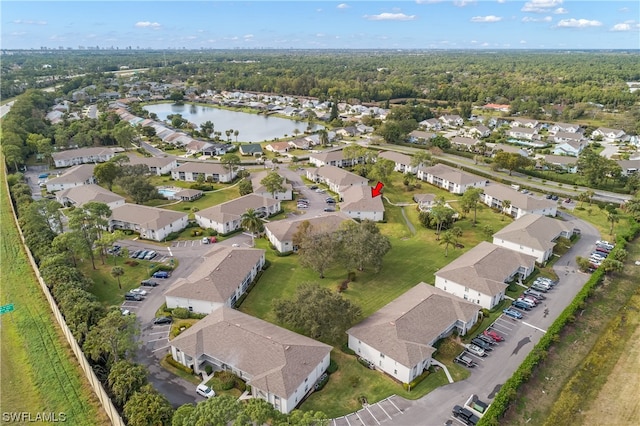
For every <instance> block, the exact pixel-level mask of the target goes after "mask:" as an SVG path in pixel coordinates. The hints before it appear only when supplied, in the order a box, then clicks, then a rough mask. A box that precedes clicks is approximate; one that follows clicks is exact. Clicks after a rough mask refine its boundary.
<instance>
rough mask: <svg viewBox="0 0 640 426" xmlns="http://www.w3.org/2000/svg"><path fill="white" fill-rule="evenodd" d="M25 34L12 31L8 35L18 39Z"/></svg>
mask: <svg viewBox="0 0 640 426" xmlns="http://www.w3.org/2000/svg"><path fill="white" fill-rule="evenodd" d="M26 34H27V33H26V32H25V31H14V32H12V33H11V34H9V35H10V36H12V37H20V36H23V35H26Z"/></svg>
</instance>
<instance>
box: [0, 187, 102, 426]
mask: <svg viewBox="0 0 640 426" xmlns="http://www.w3.org/2000/svg"><path fill="white" fill-rule="evenodd" d="M1 179H2V182H1V183H0V196H1V199H0V213H1V217H2V221H1V222H0V232H1V233H2V239H1V241H2V242H1V243H0V244H1V245H0V248H1V251H0V264H1V265H2V297H1V299H0V303H2V304H7V303H13V304H14V305H15V311H14V312H12V313H9V314H5V315H3V316H2V319H1V321H2V341H1V343H0V347H1V354H2V398H1V399H0V404H1V407H0V410H1V411H2V412H3V413H4V412H30V413H32V416H35V415H36V413H39V412H40V413H42V412H48V413H64V414H65V417H66V422H67V423H68V424H77V425H94V424H109V421H108V419H107V417H106V415H105V413H104V412H103V411H102V409H101V408H100V406H99V403H98V401H97V398H96V397H95V396H94V394H93V391H92V390H91V388H90V386H89V384H88V382H87V381H86V379H85V378H84V376H83V373H82V371H81V370H80V368H79V367H78V366H77V364H76V360H75V358H74V355H73V353H72V352H71V350H70V348H69V347H68V345H67V343H66V342H65V340H64V338H63V336H62V333H61V332H60V330H59V329H58V328H57V327H56V326H55V320H54V318H53V315H52V314H51V312H50V310H49V306H48V304H47V302H46V300H45V298H44V296H43V295H42V293H41V290H40V288H39V286H38V284H37V281H36V279H35V276H34V274H33V271H32V270H31V268H30V266H29V263H28V260H27V258H26V254H25V253H24V251H23V248H22V244H21V242H20V239H19V236H18V232H17V229H16V228H15V225H14V222H13V219H12V216H11V215H12V213H11V209H10V205H9V197H8V194H7V191H6V187H5V177H4V175H2V178H1Z"/></svg>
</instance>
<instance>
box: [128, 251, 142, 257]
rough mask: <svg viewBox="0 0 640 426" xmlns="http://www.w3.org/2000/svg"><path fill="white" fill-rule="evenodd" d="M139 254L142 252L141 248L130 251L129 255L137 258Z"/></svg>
mask: <svg viewBox="0 0 640 426" xmlns="http://www.w3.org/2000/svg"><path fill="white" fill-rule="evenodd" d="M139 254H140V250H135V251H132V252H131V253H129V257H130V258H131V259H135V258H137V257H138V255H139Z"/></svg>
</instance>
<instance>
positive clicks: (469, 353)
mask: <svg viewBox="0 0 640 426" xmlns="http://www.w3.org/2000/svg"><path fill="white" fill-rule="evenodd" d="M464 353H465V354H466V355H471V356H472V357H474V358H478V359H479V360H480V361H483V362H484V357H481V356H478V355H474V354H472V353H471V352H469V351H465V352H464Z"/></svg>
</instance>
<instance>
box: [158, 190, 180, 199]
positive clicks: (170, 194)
mask: <svg viewBox="0 0 640 426" xmlns="http://www.w3.org/2000/svg"><path fill="white" fill-rule="evenodd" d="M158 192H159V193H160V195H162V196H163V197H166V198H173V196H174V195H176V192H177V191H176V190H175V189H169V188H160V189H158Z"/></svg>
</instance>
